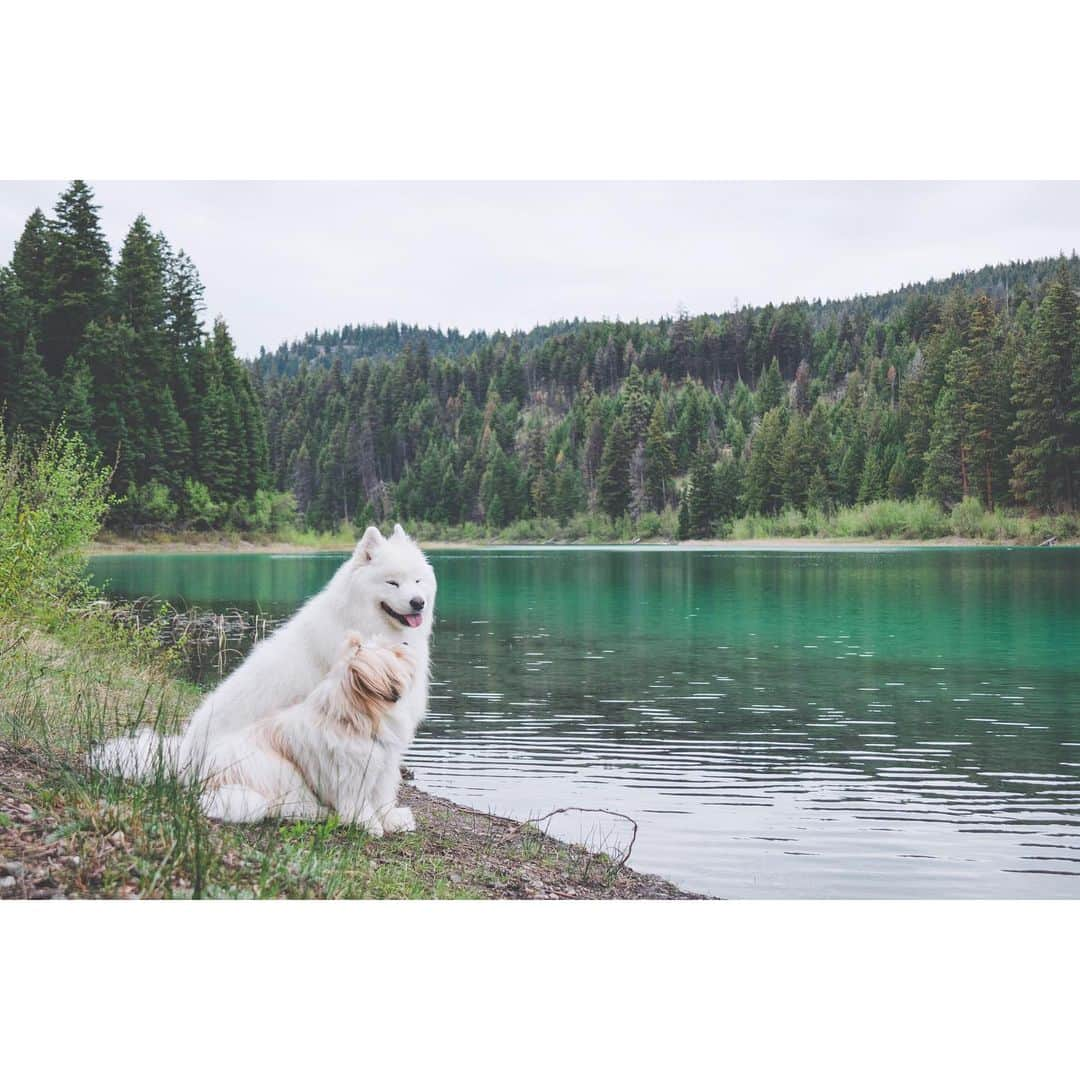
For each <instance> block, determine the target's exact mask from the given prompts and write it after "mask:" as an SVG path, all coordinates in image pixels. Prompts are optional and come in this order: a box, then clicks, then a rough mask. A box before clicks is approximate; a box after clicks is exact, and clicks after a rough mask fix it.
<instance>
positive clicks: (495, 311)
mask: <svg viewBox="0 0 1080 1080" xmlns="http://www.w3.org/2000/svg"><path fill="white" fill-rule="evenodd" d="M91 183H92V185H93V187H94V189H95V192H96V195H97V201H98V203H99V204H100V206H101V218H102V224H103V226H104V228H105V232H106V234H107V236H108V238H109V242H110V243H111V245H112V247H113V254H114V257H115V256H116V254H117V253H118V251H119V248H120V244H121V242H122V239H123V236H124V233H125V232H126V230H127V228H128V227H129V226H130V224H131V222H132V220H133V219H134V218H135V216H136V214H138V213H139V212H140V211H141V212H143V213H145V214H146V216H147V218H148V219H149V221H150V223H151V225H152V226H153V227H154V228H155V229H160V230H162V231H164V233H165V234H166V236H167V237H168V238H169V240H170V242H171V243H172V244H173V246H174V247H176V248H181V247H182V248H184V249H185V250H186V251H187V252H188V254H189V255H190V256H191V257H192V259H194V261H195V264H196V266H198V268H199V271H200V274H201V276H202V279H203V283H204V285H205V286H206V302H207V316H208V321H209V317H210V316H212V315H214V314H216V313H221V314H223V315H224V316H225V319H226V321H227V322H228V323H229V326H230V328H231V330H232V332H233V335H234V337H235V339H236V341H237V345H238V348H239V350H240V352H241V353H243V354H244V355H253V354H255V353H256V352H257V351H258V348H259V346H260V345H265V346H266V347H267V348H268V349H271V348H274V347H276V346H277V345H278V344H279V343H280V342H281V341H283V340H285V339H292V338H296V337H299V336H301V335H302V334H304V333H305V332H306V331H308V330H313V329H316V328H319V329H330V328H333V327H336V326H339V325H341V324H343V323H361V322H376V323H383V322H387V321H390V320H394V319H396V320H399V321H402V322H410V323H412V322H417V323H420V324H423V325H428V324H430V325H432V326H442V327H449V326H456V327H458V328H459V329H461V330H465V331H467V330H470V329H486V330H494V329H505V330H510V329H529V328H531V327H532V326H534V325H535V324H537V323H543V322H549V321H551V320H553V319H559V318H573V317H574V316H575V315H577V316H581V317H583V318H598V317H602V316H608V317H614V316H616V315H618V316H621V317H622V318H624V319H633V318H641V319H652V318H656V317H657V316H660V315H664V314H670V313H671V312H673V311H674V310H675V309H676V308H677V307H678V306H679V305H683V306H685V307H686V308H687V309H688V310H689V311H690V312H691V313H696V312H699V311H724V310H727V309H729V308H730V307H731V306H732V305H733V304H734V302H735V299H736V298H738V300H739V301H740V302H742V303H750V304H757V303H765V302H767V301H770V300H772V301H774V302H782V301H785V300H791V299H794V298H796V297H799V296H804V297H808V298H813V297H816V296H820V297H823V298H828V297H844V296H849V295H851V294H853V293H857V292H876V291H879V290H881V289H887V288H891V287H893V286H896V285H900V284H903V283H905V282H911V281H919V280H924V279H926V278H929V277H942V276H945V275H947V274H950V273H952V272H954V271H956V270H963V269H972V268H976V267H979V266H982V265H983V264H985V263H989V262H999V261H1008V260H1010V259H1026V258H1035V257H1041V256H1046V255H1055V254H1057V253H1058V252H1059V251H1066V252H1069V251H1072V250H1073V249H1074V248H1077V247H1080V183H1074V182H1055V183H997V182H989V181H985V182H984V181H979V182H972V183H909V182H905V183H884V182H876V183H860V182H820V183H805V182H778V183H750V182H717V183H711V182H686V183H667V182H665V183H660V182H657V183H631V182H617V183H569V182H568V183H552V182H544V183H527V182H514V183H501V182H491V183H466V182H458V183H442V182H434V181H423V182H410V183H377V182H358V183H345V182H330V181H327V182H304V183H301V182H263V181H260V182H251V183H248V182H195V181H184V182H161V181H150V182H116V181H109V182H101V183H96V182H93V181H91ZM64 186H65V184H64V183H56V182H37V181H33V182H31V181H16V182H10V181H9V182H2V183H0V258H2V259H3V261H7V259H8V258H10V253H11V249H12V245H13V244H14V242H15V240H16V239H17V238H18V235H19V233H20V232H21V230H22V226H23V223H24V222H25V219H26V217H27V216H28V215H29V214H30V212H31V211H32V210H33V209H34V207H35V206H40V207H41V208H42V209H43V210H45V211H46V212H51V208H52V206H53V204H54V203H55V201H56V198H57V196H58V194H59V193H60V191H61V190H62V189H63V187H64Z"/></svg>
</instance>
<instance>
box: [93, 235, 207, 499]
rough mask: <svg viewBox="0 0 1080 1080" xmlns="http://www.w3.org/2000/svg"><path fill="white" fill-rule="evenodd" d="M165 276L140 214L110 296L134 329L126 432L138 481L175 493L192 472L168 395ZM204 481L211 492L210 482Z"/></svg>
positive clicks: (156, 243) (184, 431)
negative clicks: (132, 403) (134, 407)
mask: <svg viewBox="0 0 1080 1080" xmlns="http://www.w3.org/2000/svg"><path fill="white" fill-rule="evenodd" d="M165 274H166V258H165V255H164V253H163V252H162V246H161V240H160V238H159V237H158V236H155V235H154V233H153V232H152V231H151V229H150V225H149V223H148V222H147V220H146V218H145V217H143V215H142V214H140V215H139V216H138V217H137V218H136V219H135V222H134V223H133V224H132V226H131V228H130V229H129V230H128V233H127V236H126V237H125V239H124V244H123V247H122V249H121V252H120V259H119V261H118V262H117V264H116V274H115V283H114V296H113V304H114V313H115V317H116V318H117V319H118V320H119V321H121V322H123V323H126V324H127V325H128V326H130V327H131V329H132V331H133V332H134V337H133V351H132V356H131V378H132V383H133V385H134V388H135V394H136V396H137V399H138V401H139V404H140V410H139V415H140V419H141V423H136V422H134V417H130V418H129V420H128V435H129V438H130V440H131V450H132V453H133V454H134V455H135V457H136V458H137V460H138V467H137V469H136V476H137V477H138V480H139V483H146V482H148V481H151V480H153V481H157V482H158V483H163V484H165V485H166V487H168V488H169V490H170V491H171V492H173V493H175V494H177V495H179V493H180V492H181V491H182V489H183V482H184V479H185V477H186V476H188V475H189V474H190V471H191V438H190V433H189V430H188V427H187V424H186V423H185V422H184V420H183V418H182V417H181V415H180V411H179V409H178V408H177V406H176V401H175V399H174V397H173V385H174V380H173V379H172V378H171V376H172V374H173V372H172V368H173V365H172V364H171V363H170V359H169V355H168V341H167V335H166V311H167V309H166V300H165ZM204 482H206V480H205V478H204ZM207 483H208V487H209V488H210V491H211V492H212V493H213V492H214V485H213V484H211V483H209V482H207Z"/></svg>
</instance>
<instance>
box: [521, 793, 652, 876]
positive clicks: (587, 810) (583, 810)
mask: <svg viewBox="0 0 1080 1080" xmlns="http://www.w3.org/2000/svg"><path fill="white" fill-rule="evenodd" d="M575 811H576V812H577V813H579V814H608V815H610V816H611V817H617V818H622V820H623V821H629V822H630V825H631V827H632V828H633V830H634V831H633V832H632V833H631V834H630V843H629V844H628V845H627V848H626V851H625V852H624V853H623V856H622V858H621V859H619V860H618V861H617V862H616V863H615V869H616V870H621V869H622V868H623V867H624V866H625V865H626V864H627V862H628V861H629V859H630V853H631V852H632V851H633V850H634V841H635V840H637V832H638V823H637V822H636V821H635V820H634V819H633V818H632V817H630V815H629V814H620V813H619V812H618V811H617V810H602V809H599V808H597V807H591V806H560V807H559V809H558V810H552V811H550V812H549V813H547V814H541V815H540V816H539V817H535V818H526V820H525V821H523V822H521V824H520V825H518V826H517V827H516V828H514V829H511V830H510V832H509V833H508V834H507V835H508V837H509V836H514V835H516V834H517V833H519V832H521V830H522V829H523V828H524V827H525V826H526V825H539V824H540V823H541V822H542V821H550V820H551V819H552V818H553V817H555V816H556V815H557V814H569V813H572V812H575ZM544 835H545V836H546V835H547V834H546V833H545V834H544Z"/></svg>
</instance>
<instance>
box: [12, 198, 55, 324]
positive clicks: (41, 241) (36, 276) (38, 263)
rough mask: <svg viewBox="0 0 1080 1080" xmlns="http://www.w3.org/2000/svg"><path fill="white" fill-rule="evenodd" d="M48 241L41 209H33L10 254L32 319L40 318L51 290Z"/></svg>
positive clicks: (46, 227)
mask: <svg viewBox="0 0 1080 1080" xmlns="http://www.w3.org/2000/svg"><path fill="white" fill-rule="evenodd" d="M50 240H51V237H50V233H49V223H48V221H47V220H46V218H45V215H44V214H43V213H42V212H41V211H40V210H35V211H34V212H33V213H32V214H31V215H30V216H29V217H28V218H27V219H26V225H25V226H24V227H23V231H22V235H21V236H20V237H19V240H18V242H17V243H16V244H15V252H14V254H13V255H12V257H11V269H12V271H13V272H14V274H15V278H16V280H17V281H18V282H19V287H20V288H21V289H22V293H23V296H25V297H26V299H27V300H28V301H29V302H30V304H31V305H33V312H34V320H35V322H36V321H38V320H39V319H40V318H41V313H42V312H43V310H44V308H45V304H46V302H47V301H48V299H49V295H50V291H51V288H50V281H49V270H48V264H49V244H50Z"/></svg>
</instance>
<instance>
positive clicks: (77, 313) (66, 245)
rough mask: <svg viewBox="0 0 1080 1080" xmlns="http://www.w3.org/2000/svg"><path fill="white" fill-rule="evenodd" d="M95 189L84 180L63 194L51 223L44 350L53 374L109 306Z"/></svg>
mask: <svg viewBox="0 0 1080 1080" xmlns="http://www.w3.org/2000/svg"><path fill="white" fill-rule="evenodd" d="M93 200H94V193H93V192H92V191H91V190H90V188H89V187H88V186H87V185H86V184H85V183H83V181H82V180H76V181H74V182H73V183H72V184H71V186H70V187H68V189H67V190H66V191H65V192H64V193H63V195H61V196H60V199H59V201H58V202H57V204H56V209H55V211H54V213H55V215H56V216H55V218H54V220H53V221H52V222H51V223H50V228H49V233H50V235H49V238H48V259H47V267H46V279H47V284H48V289H49V295H48V297H47V299H46V301H45V304H44V312H43V318H42V349H41V351H42V356H43V358H44V361H45V370H46V371H47V372H48V373H49V375H50V376H55V375H59V374H60V372H61V370H62V369H63V364H64V361H65V360H66V359H67V358H68V357H69V356H73V355H74V354H75V352H76V350H77V349H78V347H79V344H80V342H81V341H82V336H83V333H84V331H85V330H86V327H87V325H88V324H89V323H90V322H93V321H98V322H100V321H101V320H102V319H103V318H104V317H105V315H106V313H107V312H108V310H109V284H110V277H111V273H112V270H111V266H110V262H109V245H108V242H107V241H106V240H105V234H104V233H103V232H102V230H101V225H100V223H99V221H98V213H97V212H98V208H97V206H96V205H95V204H94V201H93Z"/></svg>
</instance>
